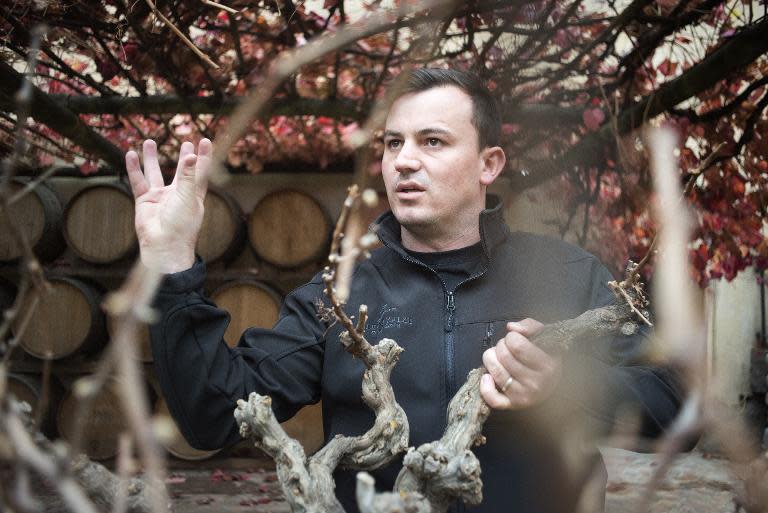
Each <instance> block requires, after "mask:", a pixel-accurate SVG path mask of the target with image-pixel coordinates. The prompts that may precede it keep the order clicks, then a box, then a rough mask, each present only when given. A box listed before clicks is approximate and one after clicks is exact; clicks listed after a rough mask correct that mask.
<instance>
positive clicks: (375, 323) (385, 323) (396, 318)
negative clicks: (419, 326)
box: [365, 304, 413, 335]
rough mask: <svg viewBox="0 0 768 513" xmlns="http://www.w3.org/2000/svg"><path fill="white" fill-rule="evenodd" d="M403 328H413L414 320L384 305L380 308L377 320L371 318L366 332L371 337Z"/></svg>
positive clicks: (392, 307)
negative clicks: (392, 329) (389, 330)
mask: <svg viewBox="0 0 768 513" xmlns="http://www.w3.org/2000/svg"><path fill="white" fill-rule="evenodd" d="M402 326H413V318H412V317H408V316H405V315H401V314H400V313H399V312H398V310H397V308H395V307H394V306H389V305H387V304H384V305H383V306H382V307H381V308H379V314H378V315H377V316H376V319H373V318H371V319H370V320H369V321H368V325H367V326H366V327H365V331H366V332H368V333H369V334H370V335H378V334H379V333H381V332H382V331H384V330H385V329H390V328H400V327H402Z"/></svg>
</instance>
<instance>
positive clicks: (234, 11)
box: [201, 0, 240, 14]
mask: <svg viewBox="0 0 768 513" xmlns="http://www.w3.org/2000/svg"><path fill="white" fill-rule="evenodd" d="M201 2H203V3H204V4H205V5H210V6H211V7H216V8H217V9H221V10H223V11H227V12H228V13H230V14H239V13H240V11H238V10H237V9H233V8H231V7H227V6H226V5H223V4H220V3H218V2H214V1H213V0H201Z"/></svg>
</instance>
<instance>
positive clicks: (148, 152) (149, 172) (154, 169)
mask: <svg viewBox="0 0 768 513" xmlns="http://www.w3.org/2000/svg"><path fill="white" fill-rule="evenodd" d="M142 149H143V152H144V175H145V176H146V178H147V181H148V182H149V186H150V187H163V186H164V185H165V182H164V181H163V173H162V172H161V171H160V162H159V161H158V160H157V145H156V144H155V141H153V140H152V139H147V140H146V141H144V144H143V145H142Z"/></svg>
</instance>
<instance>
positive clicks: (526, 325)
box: [507, 317, 544, 338]
mask: <svg viewBox="0 0 768 513" xmlns="http://www.w3.org/2000/svg"><path fill="white" fill-rule="evenodd" d="M542 328H544V325H543V324H542V323H540V322H539V321H537V320H536V319H531V318H530V317H528V318H526V319H523V320H522V321H517V322H508V323H507V330H509V331H516V332H518V333H520V334H521V335H525V336H526V337H528V338H531V337H533V336H534V335H536V334H537V333H539V332H540V331H541V330H542Z"/></svg>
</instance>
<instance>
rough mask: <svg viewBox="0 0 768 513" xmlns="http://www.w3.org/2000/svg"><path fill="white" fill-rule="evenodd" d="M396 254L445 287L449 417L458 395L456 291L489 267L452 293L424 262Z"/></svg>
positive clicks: (460, 284)
mask: <svg viewBox="0 0 768 513" xmlns="http://www.w3.org/2000/svg"><path fill="white" fill-rule="evenodd" d="M396 253H397V254H398V255H399V256H400V258H402V259H403V260H405V261H406V262H410V263H412V264H416V265H418V266H421V267H423V268H425V269H428V270H429V271H431V272H432V274H434V275H435V276H436V277H437V279H438V280H440V284H441V285H442V287H443V293H444V294H445V312H446V319H445V338H444V341H443V342H444V349H445V402H444V403H443V412H444V414H445V415H446V419H447V415H448V404H449V403H450V402H451V399H452V398H453V396H454V394H456V376H455V372H454V363H453V361H454V356H455V351H454V340H453V328H454V327H455V325H456V295H455V293H456V291H457V290H458V289H459V287H461V286H462V285H464V284H465V283H467V282H470V281H472V280H475V279H477V278H479V277H481V276H482V275H484V274H485V272H486V271H487V269H488V268H487V266H486V268H485V269H483V271H482V272H480V273H478V274H475V275H472V276H470V277H469V278H467V279H466V280H464V281H462V282H459V284H458V285H456V287H454V289H453V290H452V291H449V290H448V286H447V285H446V284H445V282H444V281H443V279H442V278H441V277H440V275H439V274H438V273H437V271H435V270H434V269H432V268H431V267H429V266H428V265H426V264H425V263H423V262H420V261H418V260H416V259H415V258H412V257H411V256H409V255H404V254H401V253H400V252H399V251H396Z"/></svg>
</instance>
